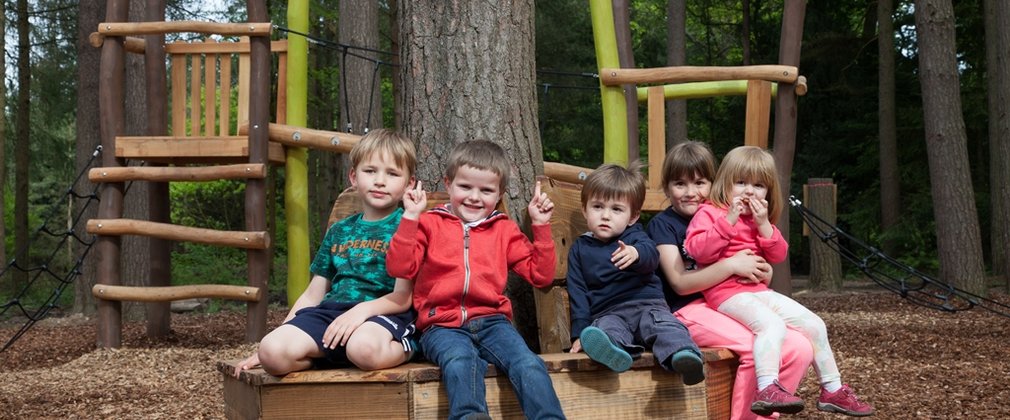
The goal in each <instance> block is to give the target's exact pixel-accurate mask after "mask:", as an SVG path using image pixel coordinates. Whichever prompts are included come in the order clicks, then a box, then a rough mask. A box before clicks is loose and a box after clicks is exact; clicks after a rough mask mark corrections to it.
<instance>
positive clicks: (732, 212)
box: [726, 197, 746, 226]
mask: <svg viewBox="0 0 1010 420" xmlns="http://www.w3.org/2000/svg"><path fill="white" fill-rule="evenodd" d="M745 205H746V204H744V202H743V197H733V201H731V202H730V203H729V208H728V209H727V210H728V211H727V213H726V221H727V222H729V224H730V225H731V226H734V225H736V221H737V220H740V214H741V213H743V207H744V206H745Z"/></svg>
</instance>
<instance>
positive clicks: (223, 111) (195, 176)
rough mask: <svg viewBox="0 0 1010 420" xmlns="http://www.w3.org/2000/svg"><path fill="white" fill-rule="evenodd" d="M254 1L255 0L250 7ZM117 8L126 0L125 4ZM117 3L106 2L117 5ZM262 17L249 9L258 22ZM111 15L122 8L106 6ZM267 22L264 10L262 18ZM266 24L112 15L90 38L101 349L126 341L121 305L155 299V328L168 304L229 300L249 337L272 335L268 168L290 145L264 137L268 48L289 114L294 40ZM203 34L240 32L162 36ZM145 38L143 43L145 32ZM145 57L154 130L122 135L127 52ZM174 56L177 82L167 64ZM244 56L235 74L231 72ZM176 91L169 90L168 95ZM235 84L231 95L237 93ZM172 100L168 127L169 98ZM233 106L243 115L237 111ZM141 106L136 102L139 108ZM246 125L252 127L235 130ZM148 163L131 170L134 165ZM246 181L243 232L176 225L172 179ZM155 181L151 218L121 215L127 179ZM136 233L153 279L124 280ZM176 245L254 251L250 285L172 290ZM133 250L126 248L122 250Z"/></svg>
mask: <svg viewBox="0 0 1010 420" xmlns="http://www.w3.org/2000/svg"><path fill="white" fill-rule="evenodd" d="M250 3H253V2H250ZM117 4H118V3H117ZM111 7H113V6H111V5H110V8H111ZM254 13H255V14H264V13H262V11H257V10H253V8H252V7H251V9H250V17H251V18H252V17H253V16H254ZM109 16H110V17H115V16H121V17H122V18H123V19H122V20H125V13H124V12H123V11H119V10H110V11H109ZM262 20H263V21H265V20H266V18H265V14H264V16H263V17H262ZM270 30H271V27H270V24H269V23H267V22H264V23H211V22H191V21H182V22H139V23H137V22H122V21H120V22H105V23H101V24H99V28H98V31H97V32H96V33H94V34H92V36H91V42H92V45H95V46H101V47H102V65H101V76H100V80H101V85H100V87H99V90H100V98H99V105H100V115H101V136H102V146H103V150H104V151H105V153H104V154H103V157H102V167H99V168H95V169H92V170H91V171H90V172H89V179H90V180H91V181H92V182H96V183H101V184H102V192H101V206H100V208H99V212H98V217H97V218H96V219H92V220H89V221H88V224H87V230H88V232H89V233H92V234H95V235H98V241H97V243H96V252H97V254H98V258H99V260H98V270H97V271H98V284H96V285H95V286H94V288H93V290H92V291H93V293H94V295H95V296H96V297H98V298H99V311H98V317H99V320H98V345H99V346H102V347H119V346H120V345H121V343H122V331H121V329H122V319H121V301H141V302H154V303H153V304H150V306H149V310H148V328H147V330H148V334H149V335H154V336H156V335H164V334H167V333H168V331H169V322H168V321H169V311H168V309H169V305H168V302H170V301H172V300H179V299H187V298H204V297H206V298H225V299H233V300H240V301H245V302H247V305H248V306H247V325H246V339H247V340H249V341H257V340H259V339H260V338H261V337H262V336H263V335H264V334H265V332H266V309H267V299H266V288H267V281H268V279H269V267H270V260H271V258H272V252H270V250H271V238H270V233H269V232H268V229H267V185H268V182H267V181H266V179H267V173H268V168H267V166H268V165H269V164H280V163H283V162H284V149H283V146H282V145H280V144H277V143H274V144H271V143H270V142H269V141H268V131H267V130H268V127H269V122H270V121H269V119H270V117H269V114H270V112H269V108H268V106H269V104H270V102H271V101H270V98H271V92H270V89H271V85H270V80H271V77H270V74H271V71H270V69H271V60H272V57H271V51H273V52H276V53H278V54H277V56H278V65H277V68H278V72H279V73H280V75H279V78H278V80H279V82H278V85H279V87H278V89H279V92H281V94H279V95H277V96H276V97H277V98H278V99H277V109H276V112H277V115H278V118H280V119H281V121H280V122H283V118H284V114H285V105H286V104H285V101H284V95H283V92H284V84H283V83H284V80H285V75H284V73H285V71H286V54H285V53H286V50H287V42H286V41H273V42H271V41H270ZM174 32H196V33H202V34H205V35H210V34H218V35H223V36H241V37H243V38H242V39H241V41H238V42H216V41H204V42H179V43H169V44H165V43H164V34H166V33H174ZM142 35H146V37H144V38H139V37H138V36H142ZM127 52H132V53H142V54H144V56H145V59H146V63H147V65H146V74H145V76H146V78H147V89H148V95H147V96H148V98H149V100H148V102H149V104H148V116H149V126H150V128H149V131H148V133H147V135H145V136H124V135H122V130H123V110H124V107H125V106H129V105H128V104H125V103H124V95H123V89H122V85H123V80H124V65H123V63H124V56H125V54H126V53H127ZM166 55H167V56H168V57H171V58H170V60H169V62H170V63H171V66H170V69H171V71H170V77H169V76H167V75H166V73H167V72H166V69H165V65H164V63H166ZM235 63H237V67H238V69H237V71H233V68H234V67H235V66H234V64H235ZM166 86H170V94H166V91H167V90H168V89H166ZM233 89H234V90H233ZM169 100H171V114H170V115H171V133H170V134H167V133H168V121H167V118H166V116H167V115H169V113H168V110H167V109H166V108H167V106H166V105H167V102H168V101H169ZM233 101H236V104H237V110H238V111H237V112H236V113H235V115H232V112H231V109H232V104H233ZM134 105H135V104H134ZM245 123H247V124H248V127H249V128H248V129H247V131H246V132H245V133H239V125H242V124H245ZM128 159H129V160H137V161H143V162H145V163H146V166H127V165H126V161H127V160H128ZM214 180H244V181H245V183H246V190H245V218H246V222H245V224H246V226H245V228H246V229H245V230H243V231H225V230H217V229H206V228H200V227H191V226H182V225H177V224H173V223H172V222H171V220H170V219H171V217H170V214H169V203H168V200H169V197H168V190H169V188H168V185H169V183H171V182H194V181H196V182H199V181H214ZM131 181H144V182H149V183H150V190H151V192H150V194H149V196H148V199H149V201H150V202H149V205H150V214H149V217H148V219H149V220H134V219H126V218H123V217H122V216H123V206H122V202H123V194H124V185H125V183H126V182H131ZM122 235H139V236H145V237H148V238H149V240H150V241H151V272H150V276H149V278H148V279H147V283H146V285H145V286H135V287H130V286H123V285H122V282H121V270H120V259H121V258H120V257H121V253H122V252H124V250H122V249H120V240H119V238H120V237H121V236H122ZM171 241H185V242H192V243H200V244H209V245H215V246H226V247H234V248H242V249H246V250H247V255H248V283H247V285H246V286H231V285H223V284H200V285H190V286H171V270H170V263H171V261H170V260H171V252H170V243H171ZM126 252H128V250H127V251H126Z"/></svg>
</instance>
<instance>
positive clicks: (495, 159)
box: [386, 140, 564, 419]
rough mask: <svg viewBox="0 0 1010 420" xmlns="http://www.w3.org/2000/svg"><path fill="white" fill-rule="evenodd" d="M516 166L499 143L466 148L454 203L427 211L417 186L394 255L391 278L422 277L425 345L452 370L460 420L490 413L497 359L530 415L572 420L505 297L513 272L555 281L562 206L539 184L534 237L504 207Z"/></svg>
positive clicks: (407, 200) (456, 153)
mask: <svg viewBox="0 0 1010 420" xmlns="http://www.w3.org/2000/svg"><path fill="white" fill-rule="evenodd" d="M509 166H510V165H509V161H508V158H507V157H506V155H505V151H504V150H502V148H501V147H500V146H498V145H497V144H495V143H492V142H490V141H487V140H476V141H469V142H464V143H460V144H457V145H456V147H455V148H453V150H452V152H451V153H450V155H449V162H448V166H447V168H446V171H445V189H446V191H447V192H448V194H449V203H448V204H445V205H443V206H439V207H436V208H434V209H432V210H430V211H427V212H424V209H425V206H426V205H427V197H426V194H425V192H424V190H423V189H421V186H420V183H418V188H417V189H414V190H408V191H407V193H406V194H404V197H403V208H404V212H403V218H402V220H401V222H400V226H399V228H398V229H397V231H396V234H394V235H393V240H392V242H391V244H390V246H389V250H388V251H387V255H386V256H387V260H386V268H387V270H388V271H389V274H390V275H391V276H393V277H399V278H405V279H409V280H413V281H414V296H413V297H414V308H416V309H417V311H418V318H417V328H418V330H421V331H422V335H421V349H422V352H423V353H424V354H425V356H426V357H427V358H428V359H429V360H431V361H433V362H435V363H436V364H438V366H439V368H441V370H442V379H443V381H442V383H444V384H445V387H446V393H447V394H448V396H449V418H450V419H462V418H489V417H487V412H488V409H487V401H486V399H485V389H484V374H485V373H486V371H487V364H488V363H492V364H494V365H495V367H497V368H498V369H499V370H501V371H503V372H505V373H506V374H507V375H508V377H509V380H510V382H511V383H512V387H513V389H514V390H515V393H516V397H517V398H518V400H519V404H520V406H522V409H523V413H524V414H525V415H526V417H527V418H531V419H548V418H550V419H558V418H564V414H563V413H562V411H561V403H560V402H559V401H558V397H557V394H556V393H555V392H554V386H553V384H552V383H551V379H550V376H548V374H547V369H546V367H545V366H544V363H543V360H541V359H540V358H539V357H538V356H537V355H536V354H534V353H533V352H532V351H530V350H529V348H528V347H526V343H525V342H524V341H523V339H522V337H521V336H520V335H519V332H518V331H516V329H515V327H513V326H512V322H511V318H512V303H511V302H510V301H509V299H508V298H507V297H506V296H505V295H504V291H505V283H506V280H507V279H508V272H509V271H510V270H511V271H513V272H515V273H516V274H518V275H519V276H521V277H523V278H524V279H526V280H527V281H528V282H530V283H531V284H532V285H534V286H536V287H546V286H549V285H551V283H552V282H553V277H554V265H555V256H554V241H553V240H552V239H551V228H550V225H549V222H550V218H551V213H552V211H553V210H554V203H552V202H551V200H550V199H548V198H547V195H546V194H543V193H541V192H540V185H539V184H537V187H536V190H535V191H534V194H533V198H532V200H531V201H530V204H529V207H528V210H529V214H530V221H531V225H532V230H533V242H532V243H531V242H530V240H529V239H527V237H526V235H524V234H523V233H522V231H520V230H519V226H517V225H516V223H515V222H513V221H512V220H510V219H509V218H508V216H506V215H504V214H502V213H499V212H497V211H495V207H496V206H497V204H498V201H499V200H500V199H501V196H502V192H503V191H504V190H505V187H506V185H508V176H509V172H510V171H509Z"/></svg>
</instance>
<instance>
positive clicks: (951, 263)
mask: <svg viewBox="0 0 1010 420" xmlns="http://www.w3.org/2000/svg"><path fill="white" fill-rule="evenodd" d="M915 26H916V36H917V38H918V47H919V74H920V81H921V83H922V102H923V104H922V105H923V114H924V115H923V117H924V118H923V120H924V128H925V135H926V152H927V155H928V158H929V177H930V184H931V185H930V191H931V192H932V195H933V214H934V217H935V219H936V237H937V240H936V242H937V254H939V257H940V278H941V279H943V280H944V281H946V282H949V283H951V284H953V285H956V286H959V287H961V288H963V289H965V290H968V291H970V292H972V293H976V294H980V295H985V294H986V290H985V276H984V272H983V268H982V240H981V234H980V232H979V225H978V216H977V213H976V209H975V193H974V192H973V191H972V187H971V185H972V182H971V172H970V170H969V166H968V165H969V162H968V146H967V143H968V139H967V134H966V133H965V126H964V119H963V117H962V116H961V92H960V86H959V81H958V69H957V61H956V51H957V50H956V48H955V41H954V36H955V34H954V10H953V6H952V5H951V2H950V0H916V2H915Z"/></svg>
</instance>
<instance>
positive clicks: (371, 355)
mask: <svg viewBox="0 0 1010 420" xmlns="http://www.w3.org/2000/svg"><path fill="white" fill-rule="evenodd" d="M406 355H407V353H406V352H404V351H403V346H401V345H400V343H397V342H394V341H391V340H382V339H376V338H375V337H368V338H358V339H356V337H355V336H351V339H350V340H348V341H347V359H348V360H350V361H351V363H354V365H355V366H357V367H358V368H359V369H361V370H377V369H385V368H390V367H393V366H396V365H399V364H401V363H403V362H405V361H406Z"/></svg>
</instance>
